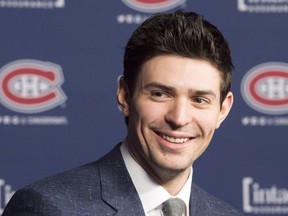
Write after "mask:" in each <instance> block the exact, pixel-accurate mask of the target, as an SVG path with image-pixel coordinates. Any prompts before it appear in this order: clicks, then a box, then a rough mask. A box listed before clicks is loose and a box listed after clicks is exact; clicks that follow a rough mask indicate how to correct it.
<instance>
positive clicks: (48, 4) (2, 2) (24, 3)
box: [0, 0, 65, 9]
mask: <svg viewBox="0 0 288 216" xmlns="http://www.w3.org/2000/svg"><path fill="white" fill-rule="evenodd" d="M0 7H2V8H30V9H53V8H64V7H65V0H0Z"/></svg>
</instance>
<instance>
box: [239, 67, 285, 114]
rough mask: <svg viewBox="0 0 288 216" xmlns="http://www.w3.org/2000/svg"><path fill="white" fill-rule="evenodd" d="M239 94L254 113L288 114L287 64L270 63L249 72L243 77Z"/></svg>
mask: <svg viewBox="0 0 288 216" xmlns="http://www.w3.org/2000/svg"><path fill="white" fill-rule="evenodd" d="M241 93H242V96H243V98H244V100H245V102H246V103H247V104H248V105H249V106H250V107H251V108H253V109H255V110H256V111H259V112H262V113H265V114H272V115H280V114H287V113H288V64H286V63H280V62H270V63H265V64H260V65H258V66H256V67H253V68H252V69H251V70H249V71H248V72H247V73H246V75H245V76H244V77H243V80H242V83H241Z"/></svg>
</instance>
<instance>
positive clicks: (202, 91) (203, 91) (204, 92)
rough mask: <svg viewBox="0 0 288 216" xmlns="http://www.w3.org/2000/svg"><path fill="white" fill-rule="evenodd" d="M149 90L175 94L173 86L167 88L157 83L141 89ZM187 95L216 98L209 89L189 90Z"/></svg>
mask: <svg viewBox="0 0 288 216" xmlns="http://www.w3.org/2000/svg"><path fill="white" fill-rule="evenodd" d="M151 88H159V89H162V90H164V91H167V92H171V93H176V92H177V91H176V89H175V88H174V87H173V86H168V85H165V84H162V83H159V82H151V83H149V84H147V85H145V86H144V87H143V88H142V89H151ZM189 94H191V95H198V96H204V95H211V96H212V97H214V98H215V97H216V94H215V92H213V91H212V90H209V89H189Z"/></svg>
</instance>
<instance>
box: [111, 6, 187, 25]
mask: <svg viewBox="0 0 288 216" xmlns="http://www.w3.org/2000/svg"><path fill="white" fill-rule="evenodd" d="M122 2H123V3H124V4H125V5H127V6H128V7H130V8H132V9H133V10H134V11H138V12H142V13H158V12H163V11H167V10H171V9H173V8H176V7H182V8H183V9H184V7H185V4H186V0H122ZM149 16H150V15H149V14H146V15H143V14H133V13H131V14H119V15H118V16H117V17H116V20H117V22H118V23H119V24H137V25H138V24H140V23H142V22H143V21H145V20H146V19H147V18H148V17H149Z"/></svg>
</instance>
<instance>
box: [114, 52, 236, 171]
mask: <svg viewBox="0 0 288 216" xmlns="http://www.w3.org/2000/svg"><path fill="white" fill-rule="evenodd" d="M220 82H221V81H220V76H219V71H218V70H217V69H216V68H215V67H214V66H212V65H211V64H210V63H209V62H207V61H204V60H195V59H191V58H185V57H179V56H171V55H170V56H169V55H166V56H157V57H154V58H152V59H151V60H149V61H147V62H146V63H145V64H144V65H143V67H142V70H141V71H140V73H139V76H138V78H137V83H136V88H135V91H134V92H133V94H132V95H131V94H130V93H129V92H128V90H127V88H126V87H125V85H124V84H122V85H121V84H120V85H119V89H118V101H119V104H120V105H121V106H122V108H123V113H124V115H125V116H128V117H129V123H128V138H127V139H128V146H129V151H130V153H131V154H132V156H133V157H134V159H136V161H137V162H138V163H139V164H140V165H141V166H142V167H143V168H144V169H145V170H146V171H148V172H150V173H154V175H157V173H161V172H163V173H165V172H166V171H168V172H174V173H181V172H188V170H189V171H190V167H191V164H193V162H194V161H195V160H196V159H197V158H198V157H199V156H200V155H201V154H202V153H203V152H204V150H205V149H206V148H207V146H208V145H209V143H210V141H211V138H212V136H213V134H214V131H215V129H216V128H218V127H219V126H220V124H221V122H222V121H223V120H224V118H225V117H226V115H227V114H228V112H229V110H230V108H231V106H232V102H233V95H232V93H231V92H230V93H229V94H228V95H227V97H226V99H225V100H224V102H223V104H222V106H220ZM129 94H130V95H129ZM168 172H167V173H168ZM152 175H153V174H152Z"/></svg>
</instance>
